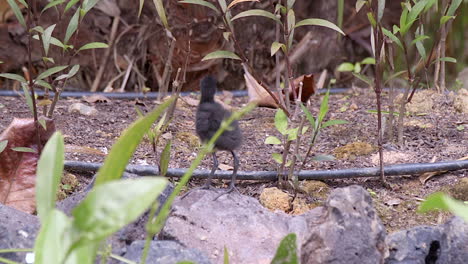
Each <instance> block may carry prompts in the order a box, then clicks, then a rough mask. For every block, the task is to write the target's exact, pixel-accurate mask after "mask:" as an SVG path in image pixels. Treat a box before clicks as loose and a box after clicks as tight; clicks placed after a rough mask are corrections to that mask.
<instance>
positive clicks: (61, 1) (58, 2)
mask: <svg viewBox="0 0 468 264" xmlns="http://www.w3.org/2000/svg"><path fill="white" fill-rule="evenodd" d="M63 3H65V1H64V0H55V1H52V2H49V3H48V4H47V5H46V6H45V7H44V8H43V9H42V11H41V14H42V13H44V11H46V10H47V9H49V8H51V7H54V6H57V5H61V4H63Z"/></svg>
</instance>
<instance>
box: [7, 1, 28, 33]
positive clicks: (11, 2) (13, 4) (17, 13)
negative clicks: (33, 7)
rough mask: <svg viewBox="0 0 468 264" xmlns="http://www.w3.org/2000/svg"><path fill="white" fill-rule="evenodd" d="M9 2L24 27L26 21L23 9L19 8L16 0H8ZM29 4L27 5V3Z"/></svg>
mask: <svg viewBox="0 0 468 264" xmlns="http://www.w3.org/2000/svg"><path fill="white" fill-rule="evenodd" d="M7 2H8V4H9V5H10V8H11V10H12V11H13V13H14V14H15V16H16V19H18V22H19V23H20V24H21V25H22V26H23V27H24V28H27V27H26V22H25V21H24V17H23V13H21V9H20V8H19V6H18V4H16V1H15V0H7ZM26 6H27V5H26Z"/></svg>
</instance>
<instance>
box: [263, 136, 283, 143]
mask: <svg viewBox="0 0 468 264" xmlns="http://www.w3.org/2000/svg"><path fill="white" fill-rule="evenodd" d="M265 144H272V145H279V144H281V140H280V139H279V138H277V137H275V136H269V137H267V138H266V139H265Z"/></svg>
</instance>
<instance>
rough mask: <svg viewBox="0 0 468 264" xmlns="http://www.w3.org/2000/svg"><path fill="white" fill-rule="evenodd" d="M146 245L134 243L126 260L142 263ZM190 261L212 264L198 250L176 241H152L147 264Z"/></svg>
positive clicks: (140, 241) (141, 241)
mask: <svg viewBox="0 0 468 264" xmlns="http://www.w3.org/2000/svg"><path fill="white" fill-rule="evenodd" d="M144 245H145V241H144V240H137V241H134V242H133V243H132V244H131V245H130V247H129V248H128V250H127V253H126V254H125V256H124V258H126V259H128V260H132V261H135V262H138V263H140V261H141V254H142V252H143V247H144ZM181 261H190V262H193V263H197V264H210V263H211V262H210V260H209V259H208V257H207V256H205V255H204V254H203V253H201V252H200V251H198V250H196V249H188V248H185V247H183V246H182V245H180V244H179V243H177V242H175V241H151V244H150V247H149V251H148V257H147V258H146V263H147V264H175V263H178V262H181Z"/></svg>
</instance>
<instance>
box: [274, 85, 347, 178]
mask: <svg viewBox="0 0 468 264" xmlns="http://www.w3.org/2000/svg"><path fill="white" fill-rule="evenodd" d="M329 97H330V92H329V91H327V93H326V94H325V96H324V97H323V99H322V103H321V105H320V111H319V113H318V114H317V116H316V117H315V118H314V117H313V116H312V114H311V113H310V111H309V110H308V109H307V107H305V106H304V105H303V104H302V103H300V107H301V108H302V111H303V116H302V119H301V121H300V124H299V126H298V127H295V128H291V127H290V124H289V123H290V122H289V121H288V117H287V116H286V114H285V113H284V112H283V111H282V110H281V109H278V110H277V112H276V115H275V127H276V129H277V130H278V132H279V133H280V134H281V135H282V136H283V137H282V139H279V138H277V137H275V136H269V137H267V138H266V139H265V144H273V145H281V144H282V145H283V151H282V152H283V153H282V154H281V153H273V154H272V158H273V160H275V161H276V162H277V163H278V164H279V168H278V177H279V178H278V181H279V182H280V184H281V183H282V181H283V180H284V179H283V178H282V176H283V175H284V168H285V167H290V169H289V172H288V179H289V180H293V182H294V183H295V184H297V181H298V180H297V176H295V175H294V171H295V166H296V161H297V160H298V159H299V160H301V161H302V164H301V166H300V168H299V171H301V170H302V169H303V168H304V166H305V164H306V163H307V161H308V159H309V158H310V156H311V155H312V148H313V147H314V146H315V143H316V141H317V139H318V137H319V135H320V133H321V131H322V129H323V128H326V127H328V126H332V125H340V124H346V123H347V121H345V120H328V121H326V122H324V118H325V117H326V115H327V113H328V109H329V108H328V100H329ZM306 119H307V120H308V121H309V124H310V126H311V128H312V136H311V138H310V142H309V143H308V146H309V147H308V150H307V152H306V153H305V155H303V156H301V155H300V154H299V146H300V145H301V139H302V136H303V135H304V134H305V133H306V132H307V130H308V128H309V127H308V126H304V123H305V120H306ZM291 144H294V145H295V146H296V148H295V150H294V153H293V154H291V155H290V147H291ZM288 157H290V159H289V158H288ZM313 159H314V160H331V159H333V157H332V156H329V155H315V156H314V158H313Z"/></svg>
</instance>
